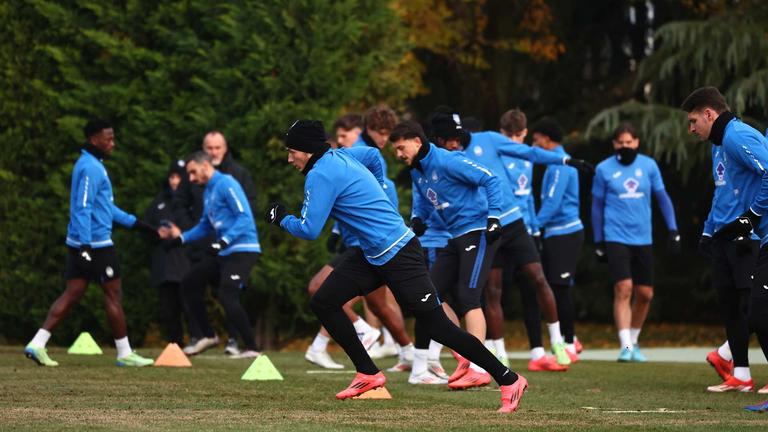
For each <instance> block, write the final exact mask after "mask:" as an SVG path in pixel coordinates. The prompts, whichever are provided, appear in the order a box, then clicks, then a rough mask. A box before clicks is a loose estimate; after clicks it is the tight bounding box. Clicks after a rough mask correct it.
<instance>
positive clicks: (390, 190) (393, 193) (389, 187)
mask: <svg viewBox="0 0 768 432" xmlns="http://www.w3.org/2000/svg"><path fill="white" fill-rule="evenodd" d="M381 187H382V188H384V193H385V194H386V195H387V198H389V202H391V203H392V205H393V206H394V207H395V210H398V206H399V205H400V200H399V199H398V198H397V187H395V183H394V182H393V181H392V180H390V179H384V182H383V183H382V184H381ZM398 212H399V210H398Z"/></svg>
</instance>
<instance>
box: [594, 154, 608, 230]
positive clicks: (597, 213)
mask: <svg viewBox="0 0 768 432" xmlns="http://www.w3.org/2000/svg"><path fill="white" fill-rule="evenodd" d="M605 190H606V185H605V180H604V179H603V175H602V172H601V171H600V169H598V170H597V172H596V173H595V177H594V178H593V180H592V215H591V217H592V231H593V233H594V234H593V235H594V240H595V243H602V242H604V241H605V237H604V234H603V223H604V222H605V221H604V212H605Z"/></svg>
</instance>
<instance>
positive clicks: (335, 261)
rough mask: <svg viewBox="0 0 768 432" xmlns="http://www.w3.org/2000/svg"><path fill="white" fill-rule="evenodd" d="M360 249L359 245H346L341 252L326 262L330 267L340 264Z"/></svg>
mask: <svg viewBox="0 0 768 432" xmlns="http://www.w3.org/2000/svg"><path fill="white" fill-rule="evenodd" d="M360 250H361V249H360V248H359V247H357V246H353V247H348V248H346V249H344V251H343V252H339V253H337V254H336V256H335V257H333V259H332V260H331V262H330V263H328V265H329V266H330V267H331V268H336V267H338V266H339V265H340V264H341V262H342V261H344V260H345V259H347V258H348V257H350V256H352V255H355V254H356V253H357V252H359V251H360Z"/></svg>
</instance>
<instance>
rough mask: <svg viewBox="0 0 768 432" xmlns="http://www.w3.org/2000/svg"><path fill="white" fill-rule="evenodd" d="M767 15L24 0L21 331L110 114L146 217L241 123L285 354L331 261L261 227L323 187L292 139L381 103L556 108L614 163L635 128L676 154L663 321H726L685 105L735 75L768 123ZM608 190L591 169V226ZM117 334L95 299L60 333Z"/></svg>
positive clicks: (501, 5)
mask: <svg viewBox="0 0 768 432" xmlns="http://www.w3.org/2000/svg"><path fill="white" fill-rule="evenodd" d="M766 9H768V7H767V6H766V5H765V4H764V2H760V1H756V0H754V1H740V2H730V1H706V2H704V1H702V2H696V1H693V0H681V1H658V0H657V1H650V0H649V1H630V0H623V1H611V0H597V1H592V2H569V1H559V0H515V1H501V0H412V1H407V0H396V1H391V2H389V3H387V2H380V1H376V0H337V1H333V0H270V1H258V2H257V1H242V0H240V1H236V0H229V1H221V2H216V4H211V3H209V2H205V1H201V0H184V1H181V0H179V1H166V2H150V1H144V0H123V1H103V0H91V1H86V0H79V1H76V0H69V1H56V2H54V1H42V0H27V1H22V0H10V1H7V2H3V3H2V4H0V34H1V35H2V38H0V68H1V70H2V79H0V95H2V97H0V142H1V143H2V149H3V151H2V152H0V235H1V236H2V238H3V240H4V243H5V247H3V248H0V299H1V301H0V329H2V330H0V334H2V335H3V336H4V337H6V338H7V339H9V340H22V339H25V338H26V337H28V336H29V334H30V332H32V331H33V330H34V329H35V328H36V327H37V326H38V325H39V322H40V320H41V319H42V318H43V316H44V315H45V313H46V312H47V307H48V306H49V304H50V302H51V301H52V300H53V299H54V298H55V297H56V296H57V295H58V294H59V292H60V290H61V288H62V279H61V273H62V270H63V262H64V253H65V249H64V247H63V239H64V235H65V232H66V224H67V219H68V194H69V181H70V178H69V177H70V172H71V167H72V163H73V162H74V160H75V159H76V157H77V155H78V153H77V149H78V148H79V146H80V145H81V144H82V141H83V137H82V132H81V129H82V126H83V124H84V123H85V120H86V119H87V118H88V117H90V116H92V115H100V116H104V117H108V118H110V119H112V120H113V121H114V122H115V125H116V133H117V145H118V147H117V151H116V152H115V156H114V158H112V159H111V160H109V161H108V162H107V167H108V169H109V171H110V175H111V177H112V180H113V183H114V186H115V196H116V200H117V203H118V204H119V205H120V206H121V207H123V208H124V209H126V210H128V211H131V212H134V213H137V214H141V213H142V212H143V211H144V208H145V207H146V206H147V204H148V203H149V201H150V200H151V199H152V197H153V195H154V194H155V192H156V191H157V190H158V188H159V184H160V182H161V181H162V180H163V178H164V175H165V171H166V167H167V166H168V163H169V162H170V161H171V160H172V159H174V158H177V157H180V156H183V155H184V154H186V153H187V152H189V151H191V150H193V149H197V148H199V146H200V142H201V139H202V136H203V134H204V133H205V132H206V131H207V130H210V129H214V128H215V129H220V130H222V131H223V132H224V133H225V135H226V136H227V138H228V141H229V142H230V147H231V149H232V150H233V151H234V153H235V155H236V157H237V158H238V159H239V160H240V161H241V162H242V163H243V164H244V165H245V166H246V167H247V168H249V169H250V170H251V171H252V173H253V174H254V179H255V180H256V182H257V187H258V190H259V193H260V195H259V206H260V208H258V209H255V211H254V213H255V215H256V219H257V225H258V227H259V235H260V237H261V242H262V246H263V248H264V251H265V253H264V255H263V257H262V260H261V261H260V264H259V265H258V266H257V269H256V270H255V271H254V272H253V275H252V278H251V282H252V283H251V287H250V288H249V289H248V291H247V292H246V293H245V302H246V305H247V308H248V310H249V311H250V312H251V314H252V317H253V318H254V322H255V323H256V326H257V330H258V332H259V334H260V335H261V337H262V339H263V340H264V341H265V342H266V343H272V342H279V341H280V340H281V339H285V338H288V337H291V336H293V335H296V334H301V333H303V332H304V331H306V330H307V329H310V328H313V327H314V323H315V320H314V318H313V317H312V315H311V313H310V312H309V310H308V307H307V298H306V290H305V286H306V282H307V281H308V279H309V277H310V276H311V275H312V274H313V273H314V272H315V271H316V270H317V269H318V268H319V267H320V266H321V265H322V264H323V263H324V262H326V261H327V260H328V258H329V256H328V253H327V252H326V251H325V247H324V242H322V241H320V242H305V241H300V240H296V239H294V238H292V237H290V236H288V235H286V234H285V233H283V232H280V231H279V230H276V229H268V227H265V226H264V225H263V223H262V221H261V214H262V210H263V208H264V206H265V205H266V203H267V202H268V201H269V200H272V199H276V198H280V199H282V200H284V201H285V202H286V203H287V204H288V205H289V207H290V208H293V209H297V208H298V206H299V205H300V201H301V195H302V194H301V185H302V183H303V177H301V176H300V175H298V174H297V173H295V171H294V170H293V169H292V168H291V167H289V166H288V165H287V164H285V162H284V158H285V153H284V151H283V150H282V145H281V143H280V136H281V134H282V133H283V132H284V131H285V129H286V128H287V127H288V126H289V125H290V123H291V122H292V121H293V120H294V119H296V118H299V117H314V118H319V119H322V120H324V121H325V122H326V125H330V122H331V121H332V120H333V119H334V118H335V117H336V116H338V115H340V114H342V113H344V112H347V111H350V110H362V109H364V108H365V107H367V106H369V105H370V104H373V103H377V102H386V103H388V104H390V105H391V106H393V107H395V108H396V109H397V110H398V111H399V112H401V113H402V114H404V115H407V116H411V117H413V118H416V119H423V118H424V117H425V116H426V114H427V113H428V112H429V111H430V110H431V109H432V108H433V107H434V106H436V105H439V104H448V105H451V106H454V107H456V108H457V109H460V110H461V112H462V114H464V115H472V116H474V117H476V118H478V119H480V120H481V121H482V122H483V123H484V125H485V127H486V128H487V129H496V128H497V127H498V118H499V116H500V115H501V113H502V112H503V111H505V110H506V109H508V108H511V107H520V108H522V109H523V110H524V111H525V112H526V113H527V114H528V117H529V121H531V122H532V121H535V120H536V119H538V118H539V117H541V116H544V115H550V116H553V117H555V118H557V119H558V120H559V121H560V122H561V123H562V124H563V125H564V127H565V129H566V131H567V132H568V136H567V138H566V146H567V148H568V150H569V151H570V152H571V153H572V154H574V155H576V156H578V157H585V158H588V159H591V160H594V161H599V160H601V159H603V158H605V157H607V156H608V155H609V153H610V151H609V146H608V144H607V140H606V136H607V135H606V131H608V130H610V129H611V128H612V127H613V126H614V125H615V124H616V123H617V122H618V121H619V120H620V119H625V118H626V119H632V120H634V121H636V122H637V123H638V125H640V126H641V130H642V136H641V145H643V148H644V149H645V151H648V152H650V153H652V154H653V155H654V156H656V157H658V158H660V161H661V163H660V165H661V166H662V170H663V173H664V175H665V180H666V183H667V188H668V190H669V191H670V195H671V196H672V198H673V200H674V202H675V205H676V210H677V213H678V224H679V225H680V227H681V231H682V234H683V236H684V242H685V251H686V252H685V254H684V255H683V256H681V257H667V256H666V252H665V251H664V248H663V243H664V242H663V240H664V238H665V237H664V236H665V234H666V233H665V232H664V230H663V227H661V224H659V226H660V227H661V228H659V229H657V230H656V234H657V238H658V240H659V244H660V245H661V247H658V248H657V252H658V253H657V260H658V262H657V264H658V266H657V273H656V274H657V285H658V290H657V303H656V306H655V307H654V308H653V311H652V313H653V318H657V319H670V320H692V319H693V320H710V319H716V318H715V317H716V310H715V305H714V301H713V297H712V293H711V291H710V290H709V289H708V276H707V270H706V265H705V263H704V262H703V261H702V260H700V259H699V258H697V257H696V256H695V244H696V240H697V238H698V235H699V233H700V231H701V226H702V223H703V218H704V217H706V212H707V211H708V210H709V200H710V197H711V180H710V179H709V175H710V174H709V166H708V163H709V159H708V156H707V154H708V145H705V144H697V143H695V142H693V141H692V140H691V139H690V138H688V137H687V136H686V134H685V126H686V124H685V117H684V115H683V114H682V113H681V112H680V111H679V110H677V109H676V107H677V106H678V105H679V103H680V101H681V100H682V98H684V97H685V95H686V94H687V93H688V92H689V91H690V90H691V89H693V88H695V87H697V86H700V85H704V84H710V85H717V86H719V87H720V88H721V90H723V91H724V92H726V95H727V97H728V98H729V100H730V101H731V103H732V104H733V107H734V110H735V111H736V112H737V114H739V115H741V116H743V117H744V118H745V119H746V120H748V121H749V122H751V123H752V124H754V125H756V126H759V127H761V128H764V126H765V125H766V118H767V117H768V115H767V114H768V111H767V110H768V108H766V107H767V106H768V105H767V104H766V99H768V90H766V83H768V80H767V78H768V65H767V64H766V63H767V62H768V38H767V37H766V33H765V28H766V24H768V11H767V10H766ZM389 156H390V157H391V155H389ZM390 170H391V171H390V176H392V177H393V178H398V179H400V181H399V182H398V184H399V186H400V191H399V192H400V198H401V203H402V205H401V210H402V211H403V214H404V215H407V214H408V211H409V202H410V199H409V197H410V191H409V190H407V189H408V188H409V182H408V181H407V179H406V178H405V177H404V175H402V174H401V170H402V167H401V166H400V165H399V164H397V163H391V164H390ZM690 179H695V180H698V181H690ZM589 186H590V182H589V179H585V178H582V189H583V196H582V198H583V199H582V210H583V212H584V213H583V218H584V220H585V221H588V220H589V213H588V208H589V195H588V190H589ZM588 235H589V234H588ZM115 240H116V243H117V244H118V250H119V252H120V257H121V260H122V265H123V269H124V291H125V296H124V297H125V304H124V306H125V309H126V313H127V316H128V318H129V320H130V322H129V331H130V332H131V338H132V339H134V340H140V339H141V337H142V336H143V334H144V332H145V331H146V329H147V327H148V325H149V324H150V323H151V322H153V321H154V320H155V315H156V310H155V307H156V306H155V305H156V299H155V293H154V291H153V289H152V288H151V287H149V286H148V283H147V281H148V271H147V267H148V266H147V258H148V254H147V251H148V249H147V248H148V245H147V244H146V243H144V241H143V240H142V239H141V238H139V236H137V235H135V234H134V233H131V232H126V231H123V230H119V229H117V230H116V232H115ZM590 253H591V250H590V249H589V248H588V247H587V248H585V250H584V252H583V259H582V261H581V265H580V272H581V276H580V277H579V278H578V285H579V288H578V289H577V291H576V292H577V296H578V298H577V300H578V307H579V314H580V318H582V319H591V320H607V319H608V318H609V317H610V313H611V312H610V306H609V305H610V303H609V299H610V296H611V291H610V287H609V284H608V283H607V280H608V279H607V271H606V269H604V268H602V267H600V266H598V265H597V264H596V263H595V262H594V261H593V260H592V259H591V256H590ZM507 297H508V299H507V300H509V307H508V312H509V315H510V316H511V317H515V316H519V315H516V306H515V305H516V303H517V302H516V301H515V300H516V299H517V292H516V291H512V295H511V296H507ZM103 322H104V316H103V312H102V308H101V293H100V292H99V290H98V288H97V287H92V288H91V289H90V290H89V291H88V293H87V295H86V297H85V298H84V301H83V302H82V304H81V305H80V306H79V307H78V309H77V310H76V311H75V312H74V313H73V314H72V316H71V317H70V318H69V319H68V320H67V321H66V322H65V323H64V325H63V328H62V329H61V330H60V331H58V332H57V333H56V335H55V338H58V339H59V341H62V342H66V341H70V340H71V339H72V337H73V335H75V334H76V333H77V332H79V331H80V330H81V329H85V328H87V329H89V330H92V331H94V332H95V333H96V334H97V336H104V335H105V334H104V333H102V334H99V332H100V331H103V330H100V329H104V328H105V326H103V325H102V323H103ZM278 327H279V329H278ZM278 330H279V334H278Z"/></svg>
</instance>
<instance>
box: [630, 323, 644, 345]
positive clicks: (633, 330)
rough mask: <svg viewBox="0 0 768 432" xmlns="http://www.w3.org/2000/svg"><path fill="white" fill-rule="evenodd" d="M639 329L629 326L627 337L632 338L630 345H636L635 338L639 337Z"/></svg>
mask: <svg viewBox="0 0 768 432" xmlns="http://www.w3.org/2000/svg"><path fill="white" fill-rule="evenodd" d="M640 330H642V329H639V328H632V327H630V328H629V338H630V339H631V340H632V345H633V346H634V345H637V338H638V337H640Z"/></svg>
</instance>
